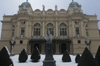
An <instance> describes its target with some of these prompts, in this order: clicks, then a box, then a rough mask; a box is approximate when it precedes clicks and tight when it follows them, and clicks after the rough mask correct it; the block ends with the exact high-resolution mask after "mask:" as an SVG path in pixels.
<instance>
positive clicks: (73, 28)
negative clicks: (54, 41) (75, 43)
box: [72, 22, 75, 37]
mask: <svg viewBox="0 0 100 66" xmlns="http://www.w3.org/2000/svg"><path fill="white" fill-rule="evenodd" d="M72 30H73V35H72V37H73V36H75V27H74V22H72Z"/></svg>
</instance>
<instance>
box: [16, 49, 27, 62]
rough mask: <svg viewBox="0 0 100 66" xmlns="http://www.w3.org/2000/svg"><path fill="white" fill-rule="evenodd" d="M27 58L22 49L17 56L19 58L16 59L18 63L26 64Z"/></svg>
mask: <svg viewBox="0 0 100 66" xmlns="http://www.w3.org/2000/svg"><path fill="white" fill-rule="evenodd" d="M27 58H28V55H27V53H26V50H25V49H23V50H22V51H21V53H20V54H19V58H18V59H19V62H26V60H27Z"/></svg>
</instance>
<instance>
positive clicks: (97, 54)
mask: <svg viewBox="0 0 100 66" xmlns="http://www.w3.org/2000/svg"><path fill="white" fill-rule="evenodd" d="M95 60H96V61H97V62H98V64H99V66H100V46H99V48H98V50H97V53H96V56H95Z"/></svg>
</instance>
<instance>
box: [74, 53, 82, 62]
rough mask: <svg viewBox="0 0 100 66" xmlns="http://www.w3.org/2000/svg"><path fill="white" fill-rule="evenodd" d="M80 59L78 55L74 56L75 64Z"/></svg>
mask: <svg viewBox="0 0 100 66" xmlns="http://www.w3.org/2000/svg"><path fill="white" fill-rule="evenodd" d="M80 58H81V56H80V55H79V54H77V55H76V58H75V62H76V63H78V62H79V60H80Z"/></svg>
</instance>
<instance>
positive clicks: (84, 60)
mask: <svg viewBox="0 0 100 66" xmlns="http://www.w3.org/2000/svg"><path fill="white" fill-rule="evenodd" d="M78 66H99V65H98V63H97V62H96V61H95V59H94V58H93V56H92V54H91V52H90V51H89V50H88V49H87V48H85V50H84V52H83V54H82V57H81V58H80V61H79V63H78Z"/></svg>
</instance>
